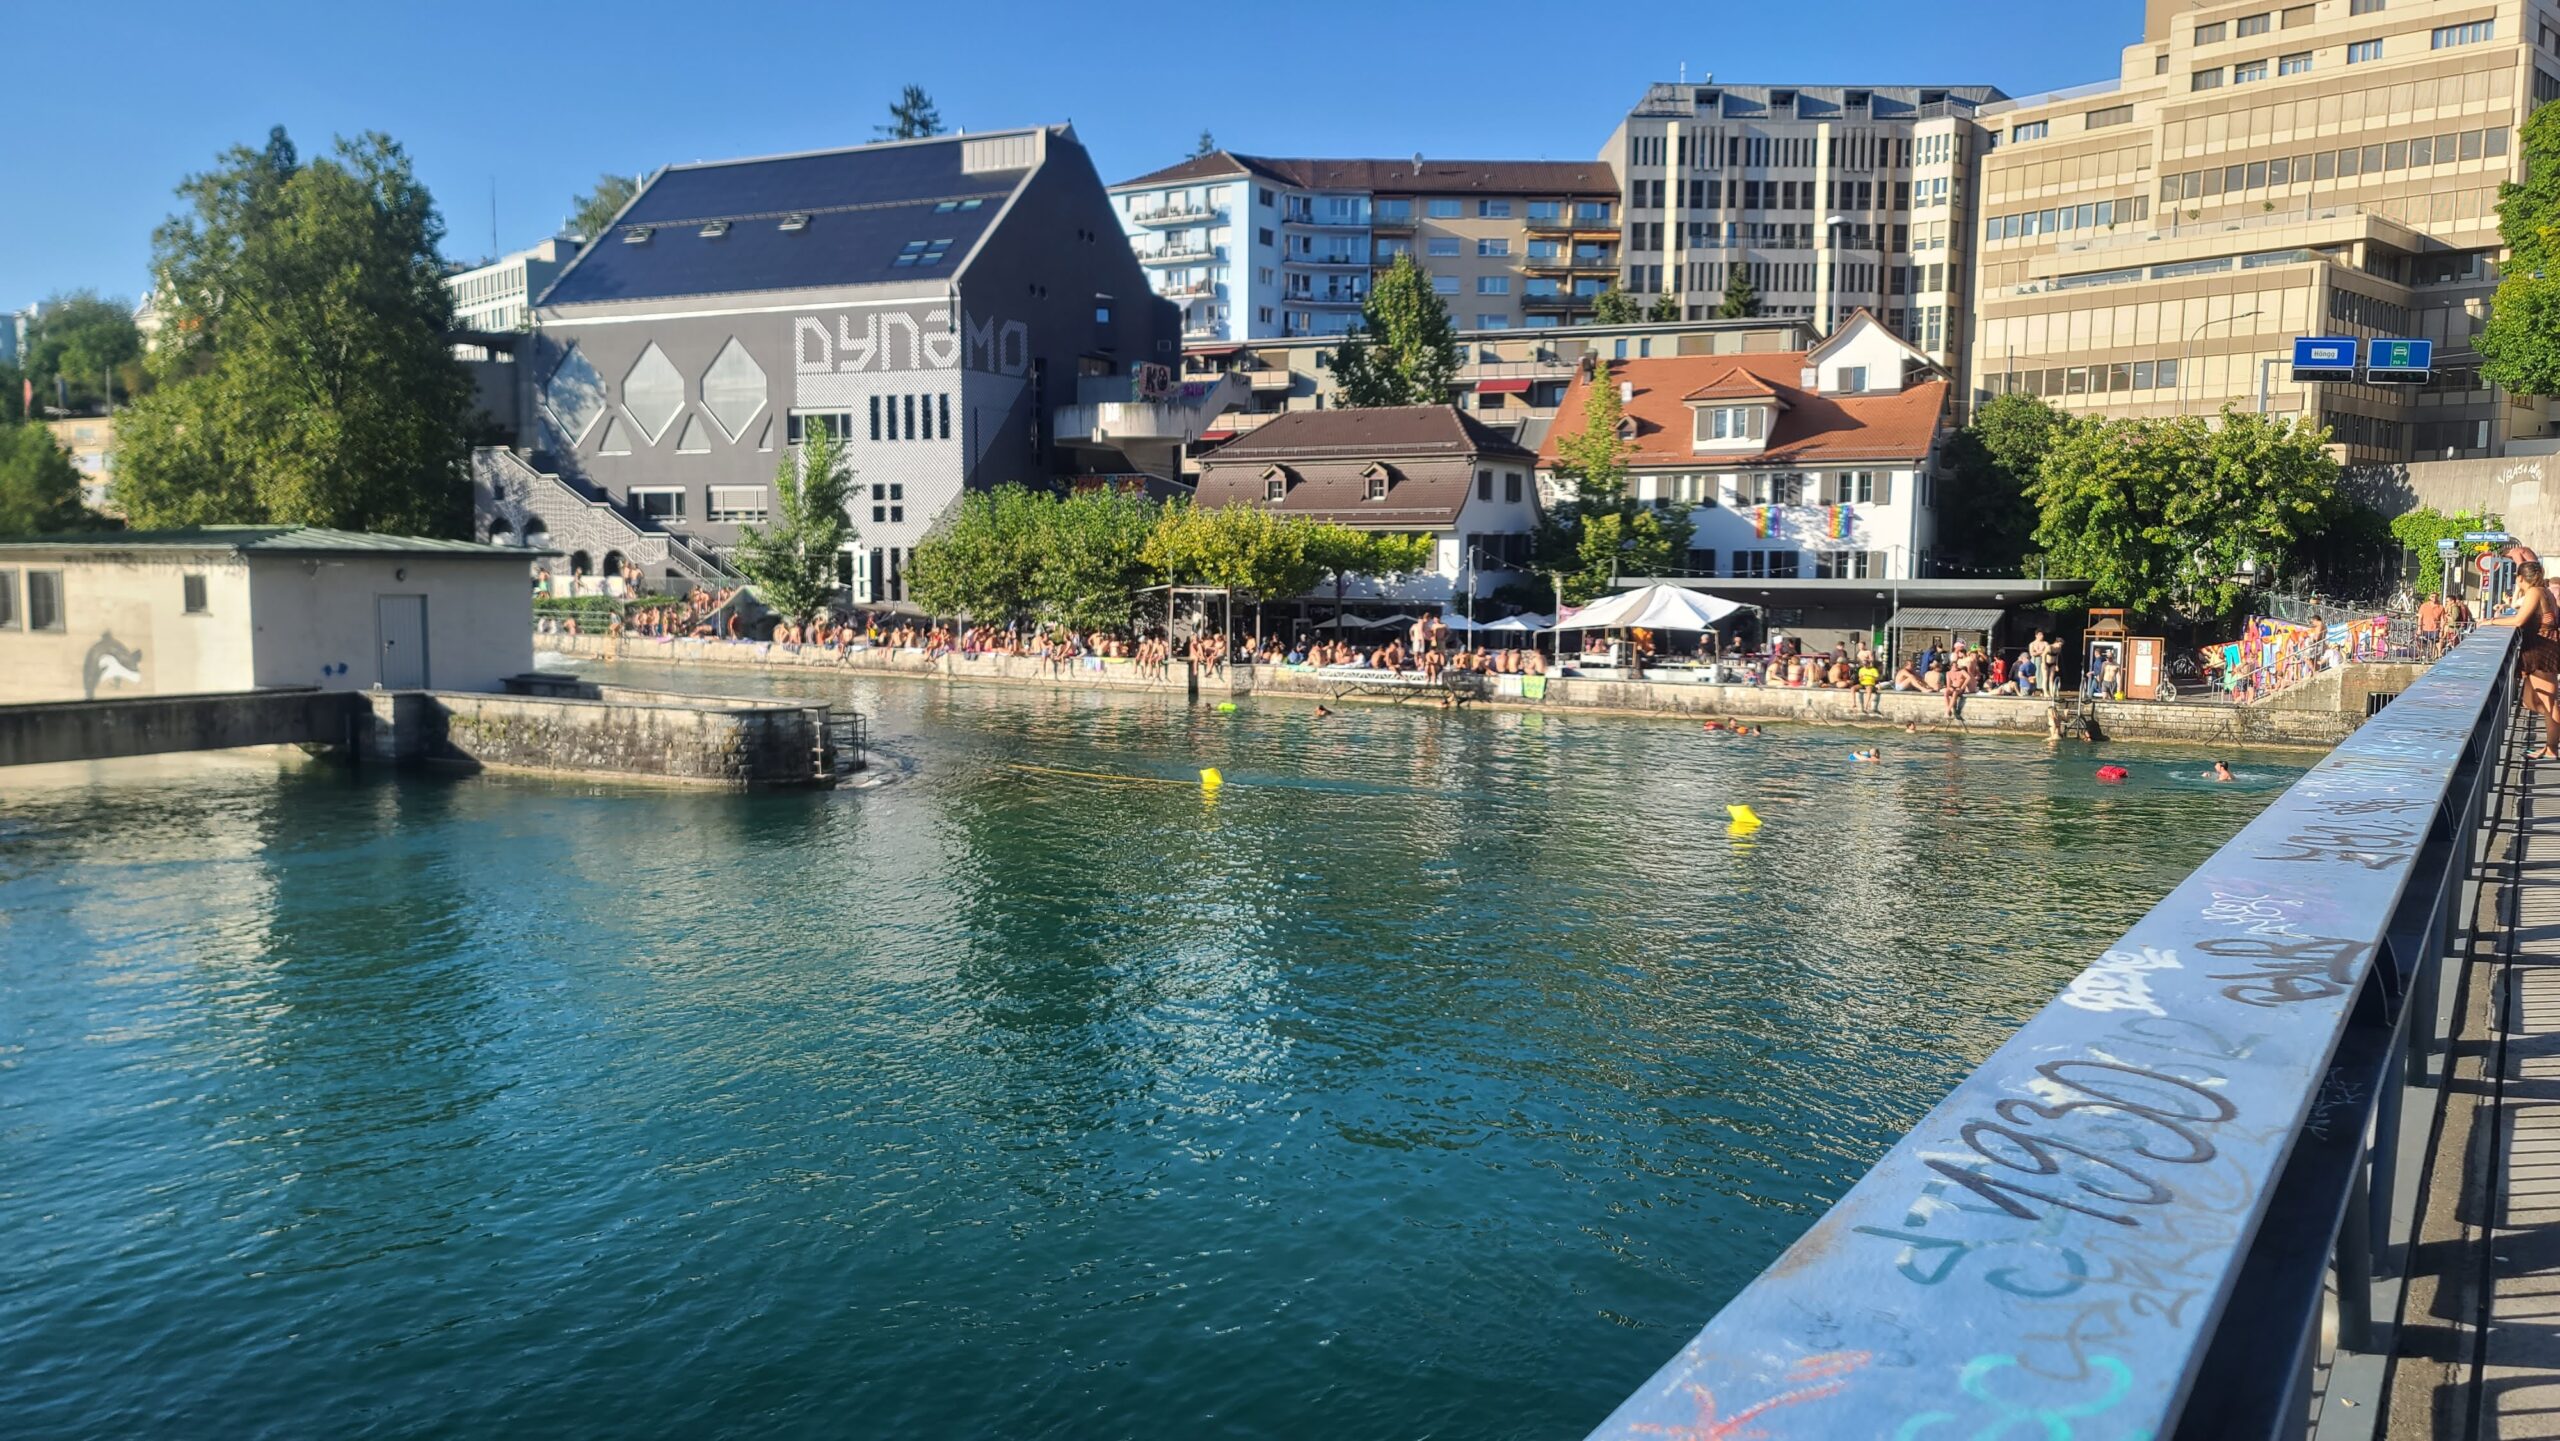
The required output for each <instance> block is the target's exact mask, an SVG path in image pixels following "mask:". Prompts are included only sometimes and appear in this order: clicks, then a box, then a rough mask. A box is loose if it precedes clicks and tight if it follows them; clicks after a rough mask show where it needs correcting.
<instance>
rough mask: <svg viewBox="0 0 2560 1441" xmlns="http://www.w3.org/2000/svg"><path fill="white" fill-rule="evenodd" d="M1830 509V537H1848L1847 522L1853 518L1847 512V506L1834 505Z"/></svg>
mask: <svg viewBox="0 0 2560 1441" xmlns="http://www.w3.org/2000/svg"><path fill="white" fill-rule="evenodd" d="M1830 509H1831V524H1830V527H1829V533H1830V537H1831V539H1833V540H1847V539H1848V538H1849V524H1850V522H1851V520H1852V519H1854V517H1853V516H1852V515H1851V514H1850V512H1849V507H1847V506H1845V505H1835V506H1832V507H1831V508H1830Z"/></svg>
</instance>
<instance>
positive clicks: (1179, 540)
mask: <svg viewBox="0 0 2560 1441" xmlns="http://www.w3.org/2000/svg"><path fill="white" fill-rule="evenodd" d="M1313 529H1314V527H1313V526H1311V525H1309V524H1308V523H1307V522H1306V521H1305V520H1303V519H1300V518H1295V517H1283V516H1279V515H1275V514H1273V513H1272V512H1270V511H1267V510H1264V509H1262V508H1261V507H1259V506H1252V505H1221V506H1215V507H1209V506H1198V505H1183V504H1175V505H1169V506H1166V507H1165V508H1164V511H1163V513H1162V515H1161V516H1160V517H1159V518H1158V519H1157V521H1156V526H1155V529H1154V530H1153V531H1151V532H1149V534H1148V536H1147V543H1146V546H1145V547H1144V549H1143V551H1142V553H1141V559H1143V560H1144V562H1145V563H1146V565H1147V566H1148V568H1149V569H1151V570H1153V571H1154V572H1155V573H1156V574H1157V575H1159V576H1162V577H1163V578H1164V579H1165V580H1166V581H1168V582H1170V583H1172V584H1174V585H1202V586H1217V587H1220V588H1222V589H1226V590H1232V591H1235V592H1237V593H1239V594H1241V595H1246V596H1250V597H1253V598H1254V599H1257V600H1287V599H1289V598H1290V597H1292V596H1299V595H1304V594H1306V593H1307V592H1308V591H1310V590H1313V589H1314V588H1315V586H1316V582H1317V581H1319V580H1322V579H1323V578H1324V568H1323V567H1322V566H1321V565H1319V564H1318V563H1317V562H1316V560H1315V558H1314V557H1313V555H1311V554H1310V551H1309V540H1310V538H1311V536H1310V532H1312V531H1313Z"/></svg>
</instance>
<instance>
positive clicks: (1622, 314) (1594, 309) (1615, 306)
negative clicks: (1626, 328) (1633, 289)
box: [1591, 285, 1636, 325]
mask: <svg viewBox="0 0 2560 1441" xmlns="http://www.w3.org/2000/svg"><path fill="white" fill-rule="evenodd" d="M1591 318H1592V320H1593V321H1594V322H1596V323H1598V324H1601V325H1633V324H1635V322H1636V298H1635V297H1634V296H1632V295H1629V294H1628V293H1626V292H1625V291H1623V290H1620V289H1619V288H1618V287H1617V286H1615V285H1612V286H1610V287H1609V288H1608V289H1606V290H1603V291H1601V292H1600V293H1599V294H1598V295H1595V296H1593V297H1591Z"/></svg>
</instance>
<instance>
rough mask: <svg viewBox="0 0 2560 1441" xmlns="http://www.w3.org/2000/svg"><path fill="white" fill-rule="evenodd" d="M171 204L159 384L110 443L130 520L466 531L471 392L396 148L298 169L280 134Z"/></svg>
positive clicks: (351, 145)
mask: <svg viewBox="0 0 2560 1441" xmlns="http://www.w3.org/2000/svg"><path fill="white" fill-rule="evenodd" d="M178 193H179V195H180V196H181V197H182V198H183V199H184V200H186V201H187V202H188V210H187V212H186V213H183V214H180V215H178V216H174V217H172V218H171V219H170V220H169V221H168V222H167V223H165V224H163V225H162V226H161V227H160V229H159V232H158V233H157V235H156V236H155V244H154V251H153V264H152V269H153V273H155V274H157V275H159V276H161V277H162V278H163V281H164V284H163V285H162V287H161V290H160V294H161V296H162V307H163V311H164V314H166V316H167V323H166V325H165V326H164V327H163V329H162V331H161V337H162V340H161V345H160V347H159V349H157V350H155V351H154V352H152V355H151V368H152V373H153V375H154V376H155V377H156V378H157V380H158V381H159V385H158V387H157V388H156V389H155V390H153V391H151V392H150V393H148V394H145V395H144V396H142V397H141V398H140V399H138V400H137V401H136V402H135V403H134V405H133V407H132V408H131V409H130V410H129V411H127V412H126V414H125V416H124V419H123V421H122V422H121V424H120V426H119V432H118V436H117V448H118V451H119V461H118V473H117V479H116V497H117V499H118V501H120V502H121V503H122V504H123V506H124V507H125V510H126V512H127V514H128V515H130V516H131V517H132V519H133V521H134V523H135V524H137V525H141V526H154V525H185V524H196V523H204V522H214V521H239V522H253V523H254V522H272V523H286V524H304V525H326V526H339V527H344V528H347V529H352V530H375V531H388V532H394V533H406V534H415V535H454V536H459V535H463V534H467V533H468V531H469V527H470V516H471V511H470V489H469V486H468V484H467V482H466V480H465V469H464V466H465V461H466V459H467V457H468V446H469V442H468V439H467V436H468V428H469V425H470V421H471V413H472V400H471V382H470V379H469V377H468V376H467V375H466V374H465V373H464V371H463V369H462V367H461V366H460V365H458V364H456V363H455V361H454V359H453V355H452V351H451V349H450V348H449V345H448V343H447V341H446V338H445V337H446V332H447V331H448V330H449V329H450V328H451V326H452V321H453V306H452V302H451V300H450V299H449V298H448V296H447V295H446V292H445V288H444V280H443V274H442V266H441V263H440V262H439V260H438V258H437V254H436V245H437V242H438V241H439V240H440V239H441V238H442V235H443V230H444V226H443V222H442V221H441V220H439V219H438V218H437V216H436V211H435V204H434V202H433V200H432V199H431V198H430V197H429V196H428V194H427V191H426V188H425V187H424V186H422V185H420V184H419V183H418V182H417V179H416V178H415V176H414V175H412V174H411V172H410V167H409V158H408V156H407V154H406V153H404V152H403V151H402V150H401V149H400V147H399V146H398V145H397V144H395V143H393V142H392V141H391V140H390V139H389V138H388V137H386V136H382V135H370V134H369V135H362V136H358V137H355V138H353V139H348V140H341V141H339V142H338V144H337V147H336V150H335V153H334V154H333V155H332V156H330V157H328V158H325V159H320V160H315V161H312V162H311V163H309V164H307V165H306V164H302V163H300V162H299V161H298V159H297V158H296V155H295V152H294V148H293V144H292V142H291V141H290V140H289V139H287V138H286V136H285V134H284V131H283V129H282V127H278V128H277V129H276V130H274V131H273V132H271V133H270V135H269V137H268V143H267V147H266V149H265V150H263V151H258V150H250V149H247V148H245V147H244V148H240V149H235V150H232V151H231V152H229V153H228V154H226V155H224V156H223V157H222V162H221V164H220V165H219V166H218V167H217V168H216V169H214V170H211V171H208V172H206V173H205V174H202V175H197V176H192V177H190V178H188V180H187V181H186V182H185V183H183V184H182V185H181V186H180V187H179V190H178Z"/></svg>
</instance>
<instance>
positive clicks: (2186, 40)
mask: <svg viewBox="0 0 2560 1441" xmlns="http://www.w3.org/2000/svg"><path fill="white" fill-rule="evenodd" d="M2537 52H2539V54H2537ZM2554 95H2560V21H2555V20H2554V18H2552V14H2551V12H2550V11H2548V10H2547V9H2546V8H2545V7H2544V6H2543V5H2542V4H2540V3H2538V0H2487V3H2472V4H2459V3H2451V0H2313V3H2308V4H2292V5H2287V4H2282V3H2279V0H2262V3H2241V4H2206V5H2195V4H2189V3H2186V0H2148V6H2147V13H2146V18H2145V25H2144V31H2143V37H2142V40H2141V42H2140V43H2139V44H2135V45H2131V46H2128V47H2127V48H2126V49H2125V51H2124V53H2123V60H2122V64H2121V66H2120V74H2119V76H2118V77H2117V78H2116V79H2114V80H2112V81H2106V82H2101V83H2099V84H2095V85H2089V86H2083V87H2080V88H2078V89H2075V90H2068V91H2062V92H2058V93H2055V94H2052V95H2045V96H2037V97H2032V98H2027V99H2021V100H2016V101H2013V102H2007V103H2002V104H1994V105H1990V106H1986V107H1984V110H1983V113H1982V115H1981V117H1980V118H1981V123H1982V124H1983V126H1984V127H1985V128H1986V129H1987V130H1989V131H1991V132H1992V133H1993V137H1994V143H1995V145H1996V148H1994V149H1993V150H1992V151H1991V152H1990V154H1989V155H1988V156H1986V157H1985V158H1984V160H1983V164H1982V179H1981V206H1980V214H1981V218H1980V220H1979V222H1978V226H1979V242H1978V243H1979V254H1980V259H1979V263H1978V270H1979V276H1980V279H1979V290H1980V294H1979V296H1978V297H1977V305H1976V313H1975V320H1974V340H1973V345H1972V352H1971V360H1970V363H1969V365H1968V368H1967V371H1966V386H1967V390H1968V392H1969V394H1970V396H1971V397H1973V398H1975V399H1980V398H1983V397H1988V396H1991V395H1996V394H2000V393H2003V392H2007V391H2024V392H2026V393H2028V394H2032V395H2037V396H2041V397H2043V398H2044V399H2046V400H2048V401H2050V402H2051V403H2053V404H2055V405H2057V406H2060V407H2062V408H2063V409H2065V410H2069V411H2073V412H2075V413H2096V414H2104V415H2115V416H2139V415H2173V414H2178V413H2181V412H2190V413H2193V412H2203V413H2211V412H2214V411H2218V410H2219V409H2220V408H2221V407H2222V406H2224V405H2226V404H2229V405H2237V406H2241V407H2243V408H2252V409H2263V410H2265V411H2268V412H2270V413H2273V414H2279V415H2307V416H2311V417H2314V418H2316V419H2318V420H2319V421H2321V422H2323V423H2325V424H2327V425H2328V426H2329V427H2330V428H2331V430H2332V431H2334V432H2335V439H2336V442H2337V443H2338V444H2339V445H2340V446H2341V447H2343V451H2344V454H2345V456H2346V458H2347V459H2348V460H2349V461H2350V462H2353V463H2388V462H2395V461H2404V460H2410V459H2432V458H2443V457H2460V456H2483V455H2491V454H2497V453H2501V452H2502V450H2503V447H2504V446H2505V445H2506V443H2507V442H2508V441H2510V440H2513V439H2518V438H2524V437H2530V436H2539V435H2542V434H2543V433H2545V431H2546V430H2547V428H2548V427H2547V424H2546V421H2545V417H2544V407H2543V405H2542V404H2541V402H2539V401H2534V400H2530V399H2526V400H2514V399H2510V398H2505V397H2502V396H2500V395H2499V394H2498V393H2496V392H2495V391H2493V390H2492V389H2491V388H2490V387H2488V386H2487V385H2486V383H2485V382H2483V381H2482V380H2481V378H2480V374H2479V362H2478V358H2477V355H2476V354H2475V352H2474V351H2473V349H2472V340H2471V338H2472V336H2474V335H2475V334H2477V333H2478V331H2479V329H2480V326H2481V324H2482V322H2483V320H2484V318H2485V317H2486V315H2487V313H2488V303H2489V298H2490V294H2491V292H2492V291H2493V290H2494V289H2495V287H2496V284H2497V276H2498V259H2499V255H2500V253H2501V252H2500V246H2499V239H2498V225H2497V209H2496V207H2497V200H2498V188H2499V185H2500V184H2501V183H2502V182H2504V181H2508V180H2512V179H2514V178H2516V177H2517V176H2518V174H2519V173H2520V172H2519V168H2518V167H2519V160H2518V156H2517V146H2516V142H2515V131H2516V128H2517V127H2518V126H2519V125H2521V124H2522V123H2523V121H2524V118H2525V116H2526V114H2527V113H2529V111H2530V110H2531V109H2532V107H2533V106H2535V105H2536V104H2538V103H2540V102H2541V101H2543V100H2546V99H2549V98H2551V97H2552V96H2554ZM2312 336H2354V337H2357V338H2358V339H2359V340H2368V339H2373V338H2423V339H2428V340H2432V341H2434V342H2435V371H2434V378H2433V380H2432V381H2431V382H2430V383H2428V384H2426V385H2423V386H2406V385H2370V384H2362V383H2355V382H2352V381H2328V382H2316V383H2315V382H2303V383H2297V382H2296V381H2295V379H2294V377H2293V375H2292V369H2291V364H2290V360H2291V354H2292V342H2293V341H2294V339H2296V338H2297V337H2312Z"/></svg>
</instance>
